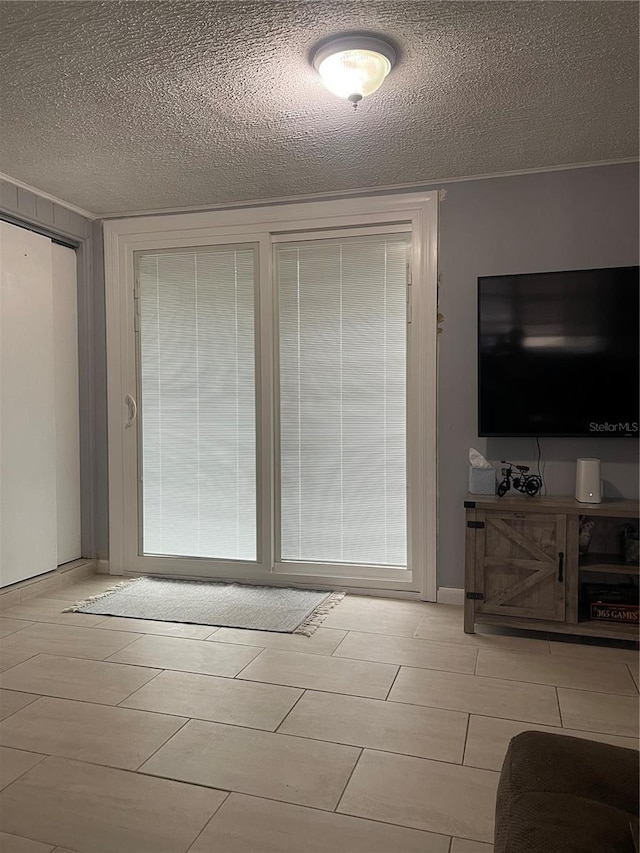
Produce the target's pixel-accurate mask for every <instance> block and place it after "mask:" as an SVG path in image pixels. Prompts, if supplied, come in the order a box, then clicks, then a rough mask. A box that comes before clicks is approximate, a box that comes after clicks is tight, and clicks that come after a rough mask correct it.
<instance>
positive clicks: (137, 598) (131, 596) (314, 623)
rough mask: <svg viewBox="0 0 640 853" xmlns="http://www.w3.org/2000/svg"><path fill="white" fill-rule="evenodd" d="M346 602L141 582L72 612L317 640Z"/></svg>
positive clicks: (332, 595)
mask: <svg viewBox="0 0 640 853" xmlns="http://www.w3.org/2000/svg"><path fill="white" fill-rule="evenodd" d="M342 598H344V593H340V592H331V591H327V590H324V591H322V590H313V589H291V588H289V587H276V586H249V584H240V583H213V582H209V581H184V580H167V579H165V578H146V577H141V578H134V579H133V580H131V581H124V582H122V583H119V584H117V585H116V586H114V587H111V589H109V590H106V591H105V592H102V593H100V595H94V596H93V597H92V598H89V599H87V600H86V601H81V602H78V603H77V604H74V605H73V607H69V608H67V612H68V611H71V612H75V613H94V614H96V615H102V616H126V617H127V618H129V619H154V620H157V621H159V622H189V623H193V624H195V625H212V626H214V627H224V628H252V629H254V630H256V631H276V632H279V633H283V634H305V635H306V636H311V634H313V632H314V631H315V630H316V628H317V627H318V625H320V623H321V622H322V621H323V620H324V619H325V618H326V616H327V614H328V613H329V611H330V610H331V608H332V607H334V606H335V605H336V604H337V603H338V602H339V601H341V600H342Z"/></svg>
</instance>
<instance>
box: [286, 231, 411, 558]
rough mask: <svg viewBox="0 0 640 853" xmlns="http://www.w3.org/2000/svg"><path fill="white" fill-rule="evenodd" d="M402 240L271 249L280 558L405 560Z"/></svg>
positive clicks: (391, 237)
mask: <svg viewBox="0 0 640 853" xmlns="http://www.w3.org/2000/svg"><path fill="white" fill-rule="evenodd" d="M408 248H409V238H408V235H404V234H395V233H394V234H377V235H371V236H367V237H345V238H342V239H318V240H306V241H304V242H284V243H280V244H278V245H277V247H276V258H275V261H276V263H275V268H276V283H277V293H278V340H279V347H278V361H277V367H278V370H277V384H278V387H279V406H278V407H277V411H278V412H279V443H278V451H279V463H280V464H279V482H278V486H279V490H278V491H279V517H280V529H279V556H280V560H281V562H282V563H283V564H287V563H288V564H325V563H328V564H334V565H335V566H340V565H343V566H345V567H346V566H350V567H353V566H378V567H390V568H396V569H405V570H406V568H407V499H406V498H407V476H406V468H407V465H406V447H407V440H406V400H407V393H406V391H407V261H408ZM301 567H302V565H301ZM318 571H322V567H321V566H319V567H318ZM345 573H346V572H345Z"/></svg>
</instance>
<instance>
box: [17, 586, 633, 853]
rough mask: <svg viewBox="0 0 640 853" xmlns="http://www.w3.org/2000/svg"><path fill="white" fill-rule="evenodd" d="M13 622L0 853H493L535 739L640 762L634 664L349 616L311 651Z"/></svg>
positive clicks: (79, 618) (164, 628)
mask: <svg viewBox="0 0 640 853" xmlns="http://www.w3.org/2000/svg"><path fill="white" fill-rule="evenodd" d="M110 583H111V579H110V578H104V577H100V576H96V577H93V578H86V579H82V580H81V581H79V582H78V583H76V584H75V585H73V586H69V587H66V588H61V589H54V590H47V593H46V594H45V595H43V596H40V597H34V598H29V599H28V600H25V601H23V602H22V603H18V604H15V605H13V606H10V607H8V608H6V609H5V610H3V611H2V613H1V614H0V638H1V639H0V851H2V853H53V851H55V853H187V852H188V853H298V851H300V850H304V851H305V852H306V853H329V851H340V853H491V851H492V849H493V848H492V844H491V842H492V840H493V811H494V805H495V793H496V786H497V782H498V774H499V770H500V767H501V764H502V759H503V757H504V754H505V751H506V749H507V745H508V743H509V740H510V739H511V738H512V737H513V736H514V735H516V734H517V733H518V732H521V731H524V730H525V729H537V730H541V731H555V732H561V733H563V734H566V735H571V736H573V737H585V738H590V739H594V740H600V741H606V742H609V743H614V744H620V745H623V746H631V747H637V741H636V739H635V738H636V737H637V734H638V688H637V683H638V678H637V655H636V653H635V652H633V651H627V650H623V649H612V648H605V647H593V646H585V645H581V644H579V643H565V642H558V641H547V640H545V639H529V638H528V637H522V636H502V635H498V634H475V635H465V634H464V633H463V631H462V611H461V609H460V608H456V607H451V606H445V605H433V604H420V603H415V602H406V601H395V600H386V599H374V598H363V597H356V596H347V598H346V599H345V600H344V601H343V602H342V603H341V604H340V605H338V606H337V607H336V608H335V609H334V610H333V611H332V612H331V613H330V615H329V616H328V618H327V619H326V621H325V622H324V624H323V627H322V628H320V629H319V630H318V631H317V632H316V633H315V634H314V636H313V637H311V638H307V637H302V636H297V635H293V636H292V635H283V634H269V633H262V632H258V631H241V630H235V629H228V628H220V629H212V628H209V627H202V626H193V625H172V624H169V623H162V622H140V621H138V620H135V619H118V618H113V617H102V616H89V615H85V614H78V613H74V614H70V613H63V612H62V610H63V609H64V607H66V606H67V605H68V602H69V601H74V600H77V599H81V598H85V597H87V596H89V595H92V594H95V593H97V592H100V591H101V590H102V589H104V588H105V587H107V586H109V585H110Z"/></svg>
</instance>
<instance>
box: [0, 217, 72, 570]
mask: <svg viewBox="0 0 640 853" xmlns="http://www.w3.org/2000/svg"><path fill="white" fill-rule="evenodd" d="M0 273H1V281H0V586H7V585H9V584H13V583H17V582H18V581H21V580H25V579H27V578H31V577H35V576H36V575H39V574H43V573H45V572H49V571H52V570H53V569H55V568H56V566H57V565H59V564H60V563H65V562H68V561H70V560H74V559H76V558H77V557H80V555H81V547H80V448H79V409H78V343H77V336H78V331H77V307H76V299H77V293H76V254H75V252H74V251H73V249H69V248H67V247H63V246H59V245H57V244H54V243H52V241H51V240H50V239H49V238H48V237H44V236H42V235H40V234H35V233H34V232H32V231H29V230H27V229H25V228H19V227H17V226H15V225H10V224H8V223H6V222H0Z"/></svg>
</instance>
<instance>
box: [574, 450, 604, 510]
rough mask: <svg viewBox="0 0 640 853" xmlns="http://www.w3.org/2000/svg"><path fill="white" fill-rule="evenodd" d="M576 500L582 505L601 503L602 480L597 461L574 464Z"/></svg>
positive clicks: (591, 460)
mask: <svg viewBox="0 0 640 853" xmlns="http://www.w3.org/2000/svg"><path fill="white" fill-rule="evenodd" d="M576 500H577V501H580V503H583V504H599V503H602V480H601V479H600V460H599V459H578V460H577V462H576Z"/></svg>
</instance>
